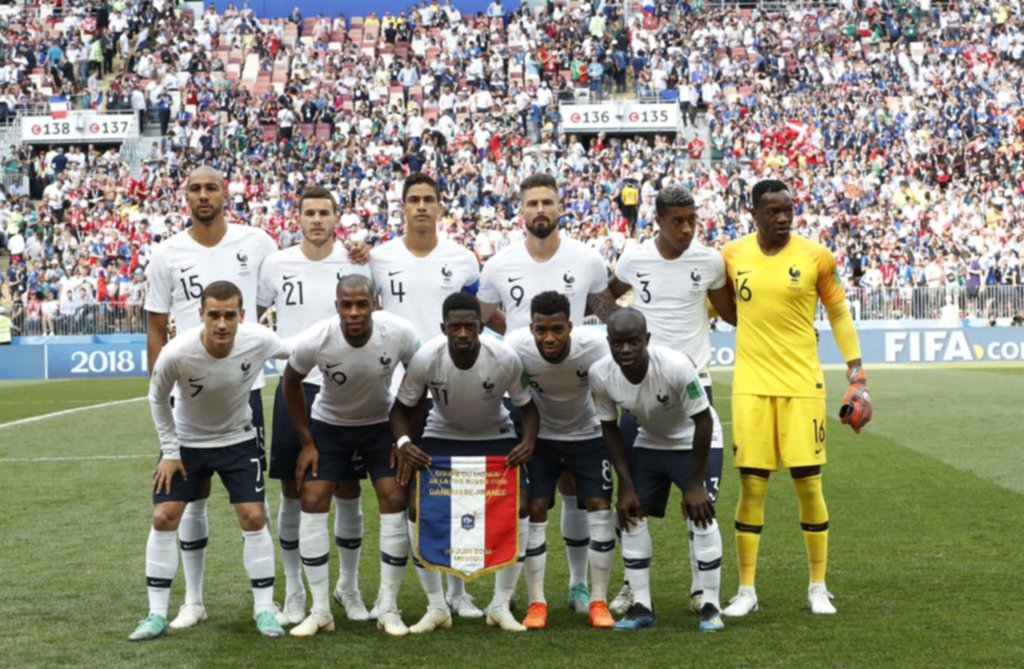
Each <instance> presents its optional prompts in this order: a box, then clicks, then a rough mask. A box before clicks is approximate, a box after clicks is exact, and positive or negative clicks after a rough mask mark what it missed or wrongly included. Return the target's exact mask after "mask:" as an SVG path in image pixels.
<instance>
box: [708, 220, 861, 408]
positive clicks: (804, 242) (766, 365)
mask: <svg viewBox="0 0 1024 669" xmlns="http://www.w3.org/2000/svg"><path fill="white" fill-rule="evenodd" d="M722 255H723V257H724V258H725V269H726V273H727V274H728V276H729V280H730V281H731V282H732V287H733V290H734V292H735V293H736V317H737V326H736V371H735V374H734V380H733V392H734V393H738V394H744V395H768V396H776V397H824V396H825V378H824V375H823V374H822V371H821V362H820V361H819V360H818V345H817V339H816V338H815V334H814V312H815V310H816V309H817V306H818V298H819V297H820V298H821V301H822V303H824V304H825V305H826V306H831V305H833V304H836V303H837V302H841V301H842V300H845V299H846V293H845V291H844V290H843V285H842V280H841V279H840V278H839V273H838V272H837V271H836V261H835V258H834V257H833V256H832V253H831V252H830V251H829V250H828V249H827V248H825V247H824V246H822V245H821V244H818V243H816V242H812V241H810V240H808V239H805V238H803V237H799V236H797V235H791V236H790V238H789V242H788V243H787V244H786V246H785V247H783V249H782V250H781V251H779V252H778V253H777V254H775V255H774V256H768V255H765V254H764V252H762V251H761V247H760V246H759V245H758V243H757V233H753V234H750V235H747V236H745V237H741V238H740V239H737V240H735V241H732V242H730V243H728V244H726V246H725V248H724V249H722Z"/></svg>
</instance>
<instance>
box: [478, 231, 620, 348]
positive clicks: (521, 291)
mask: <svg viewBox="0 0 1024 669" xmlns="http://www.w3.org/2000/svg"><path fill="white" fill-rule="evenodd" d="M607 287H608V271H607V270H606V269H605V265H604V260H603V259H602V258H601V254H599V253H598V252H597V251H596V250H594V249H592V248H590V247H589V246H587V245H586V244H584V243H583V242H579V241H577V240H575V239H569V238H568V237H562V238H561V239H560V243H559V245H558V250H557V251H555V254H554V255H553V256H551V258H550V259H549V260H548V261H547V262H537V261H536V260H534V259H533V257H532V256H531V255H530V252H529V251H527V250H526V243H525V242H524V243H521V244H513V245H512V246H509V247H506V248H504V249H502V250H501V251H500V252H498V253H497V254H496V255H494V256H493V257H492V258H491V259H490V260H488V261H487V263H486V264H485V265H484V271H483V273H482V274H481V276H480V292H478V293H477V297H479V298H480V301H481V302H487V303H490V304H500V305H501V307H502V309H504V311H505V319H506V327H505V331H506V332H512V331H513V330H518V329H519V328H524V327H527V326H528V325H529V324H530V300H532V299H533V296H534V295H536V294H538V293H542V292H544V291H546V290H557V291H558V292H560V293H562V294H563V295H565V296H566V297H568V298H569V304H570V305H571V306H572V314H571V317H570V318H569V320H570V321H572V322H573V323H582V322H583V316H584V314H585V313H586V310H587V296H589V295H591V294H593V293H600V292H601V291H602V290H604V289H605V288H607Z"/></svg>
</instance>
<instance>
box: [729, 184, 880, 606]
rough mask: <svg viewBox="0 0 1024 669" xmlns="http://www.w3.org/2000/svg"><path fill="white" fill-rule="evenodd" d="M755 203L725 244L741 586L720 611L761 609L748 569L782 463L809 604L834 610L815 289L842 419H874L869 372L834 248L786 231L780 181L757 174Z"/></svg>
mask: <svg viewBox="0 0 1024 669" xmlns="http://www.w3.org/2000/svg"><path fill="white" fill-rule="evenodd" d="M752 206H753V215H754V221H755V222H756V224H757V232H755V233H752V234H749V235H747V236H745V237H742V238H740V239H737V240H735V241H733V242H730V243H729V244H727V245H726V246H725V248H724V249H723V251H722V255H723V256H724V257H725V265H726V272H727V274H728V277H729V284H730V287H731V289H732V292H733V293H734V295H735V299H736V310H737V325H736V372H735V378H734V381H733V409H732V411H733V464H734V465H735V466H736V467H738V468H739V470H740V499H739V505H738V507H737V509H736V553H737V558H738V563H739V572H740V587H739V593H738V594H737V595H736V596H735V597H734V598H733V599H732V600H731V601H730V604H729V606H728V607H726V608H725V610H724V611H722V613H723V614H724V615H726V616H744V615H747V614H748V613H750V612H751V611H755V610H757V593H756V591H755V590H754V575H755V572H756V569H757V549H758V544H759V542H760V538H761V530H762V528H763V527H764V504H765V496H766V494H767V492H768V477H769V475H770V473H771V472H773V471H778V469H779V467H780V466H784V467H787V468H789V470H790V473H791V474H792V477H793V485H794V487H795V488H796V493H797V497H798V498H799V506H800V526H801V527H802V528H803V535H804V543H805V544H806V547H807V561H808V563H809V568H810V585H809V587H808V591H807V602H808V605H809V606H810V608H811V611H812V612H813V613H823V614H832V613H835V612H836V609H835V606H833V604H832V602H831V599H832V595H831V594H829V592H828V589H827V588H826V587H825V568H826V565H827V560H828V510H827V508H826V507H825V498H824V496H823V494H822V488H821V465H823V464H825V455H826V437H827V432H828V430H827V419H826V415H825V379H824V375H823V374H822V370H821V364H820V362H819V361H818V350H817V341H816V337H815V328H814V313H815V310H816V309H817V306H818V299H819V298H820V299H821V302H822V304H824V306H825V308H826V309H827V310H828V318H829V322H830V323H831V324H832V333H833V335H834V336H835V339H836V344H838V346H839V350H840V352H841V353H842V354H843V358H844V359H845V360H846V364H847V367H848V369H847V378H848V379H849V381H850V387H849V389H848V390H847V392H846V397H845V398H844V399H843V407H842V409H841V410H840V419H841V421H842V422H843V423H846V424H849V425H851V426H852V427H853V429H854V430H856V431H857V432H860V428H861V427H863V426H864V425H865V424H866V423H867V422H868V421H869V420H870V419H871V400H870V397H869V395H868V393H867V377H866V375H865V373H864V370H863V368H862V367H861V355H860V343H859V342H858V340H857V332H856V330H855V329H854V325H853V319H852V318H851V317H850V312H849V310H848V309H847V306H846V294H845V291H844V290H843V286H842V281H841V280H840V278H839V274H838V272H837V271H836V263H835V258H833V256H832V253H831V252H830V251H829V250H828V249H826V248H825V247H824V246H822V245H820V244H818V243H816V242H812V241H810V240H808V239H804V238H803V237H799V236H797V235H793V234H791V232H792V227H793V198H792V196H791V195H790V193H789V188H788V187H787V186H786V184H785V183H783V182H781V181H775V180H765V181H761V182H758V183H757V184H756V185H755V186H754V189H753V194H752Z"/></svg>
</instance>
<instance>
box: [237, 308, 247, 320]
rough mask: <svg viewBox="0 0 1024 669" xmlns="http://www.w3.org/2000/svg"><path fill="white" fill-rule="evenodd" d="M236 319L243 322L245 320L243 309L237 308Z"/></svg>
mask: <svg viewBox="0 0 1024 669" xmlns="http://www.w3.org/2000/svg"><path fill="white" fill-rule="evenodd" d="M238 321H239V322H240V323H244V322H245V309H239V310H238Z"/></svg>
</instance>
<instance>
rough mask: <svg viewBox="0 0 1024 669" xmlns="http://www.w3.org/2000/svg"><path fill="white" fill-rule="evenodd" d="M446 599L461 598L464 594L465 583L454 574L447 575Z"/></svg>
mask: <svg viewBox="0 0 1024 669" xmlns="http://www.w3.org/2000/svg"><path fill="white" fill-rule="evenodd" d="M446 580H447V581H448V599H454V598H455V597H461V596H462V595H464V594H466V582H465V581H463V580H462V579H461V578H459V577H458V576H456V575H455V574H448V578H447V579H446Z"/></svg>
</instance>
